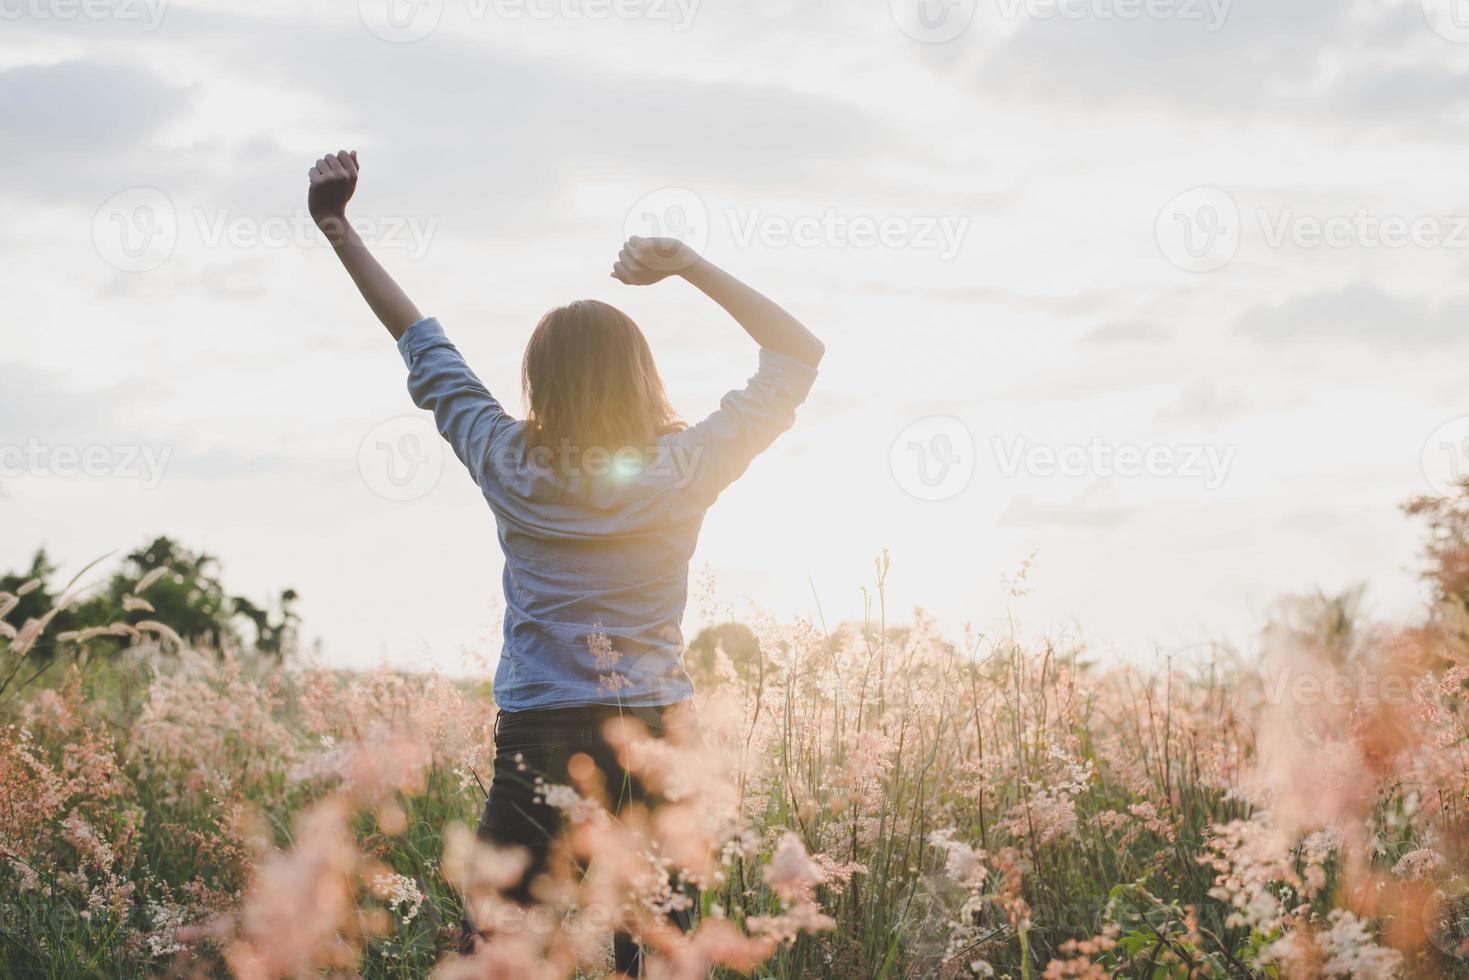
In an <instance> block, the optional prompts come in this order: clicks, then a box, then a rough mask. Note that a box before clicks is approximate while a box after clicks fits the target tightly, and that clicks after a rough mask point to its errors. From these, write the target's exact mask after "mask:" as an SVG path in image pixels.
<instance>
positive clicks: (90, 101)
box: [0, 61, 188, 197]
mask: <svg viewBox="0 0 1469 980" xmlns="http://www.w3.org/2000/svg"><path fill="white" fill-rule="evenodd" d="M187 104H188V96H187V94H186V93H185V92H183V91H181V90H180V89H178V88H175V87H173V86H171V85H169V84H167V83H166V82H164V81H163V80H162V79H160V78H159V77H157V76H156V75H154V74H153V73H151V72H150V71H148V70H147V69H145V68H139V67H134V66H131V65H119V64H109V63H99V62H94V61H85V62H83V61H70V62H63V63H61V64H55V65H27V66H23V67H20V68H12V69H10V70H8V71H3V72H0V142H3V143H4V144H5V145H6V146H7V147H8V148H9V149H8V150H7V152H6V153H4V154H0V174H4V175H5V176H6V178H7V180H8V181H10V182H11V183H12V184H14V183H16V182H19V183H20V184H22V185H23V186H24V187H25V189H26V190H28V191H29V192H31V193H40V194H45V195H46V196H51V197H71V196H74V195H75V194H76V193H77V190H78V187H77V181H78V180H79V179H81V180H84V181H85V182H86V184H87V185H88V186H89V187H90V186H93V185H97V186H101V185H103V184H111V185H115V184H116V183H117V180H118V178H117V176H116V175H117V172H118V168H119V165H120V163H121V161H122V160H124V159H126V158H129V157H133V156H135V155H136V154H137V153H138V152H139V151H140V150H142V149H143V148H145V147H147V146H148V145H149V142H150V141H151V139H152V138H153V136H154V135H155V134H157V133H158V132H159V130H160V129H161V128H162V127H163V126H164V124H166V123H167V122H169V121H170V120H172V119H174V118H176V117H177V116H178V115H179V114H180V113H181V112H182V111H183V110H184V108H185V107H186V106H187Z"/></svg>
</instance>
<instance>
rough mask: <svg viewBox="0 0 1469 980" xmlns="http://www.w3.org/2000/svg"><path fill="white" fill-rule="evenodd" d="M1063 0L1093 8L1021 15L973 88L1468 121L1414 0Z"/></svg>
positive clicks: (1060, 99)
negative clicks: (1384, 0)
mask: <svg viewBox="0 0 1469 980" xmlns="http://www.w3.org/2000/svg"><path fill="white" fill-rule="evenodd" d="M995 2H996V4H999V5H1001V6H999V7H997V9H1005V8H1006V7H1008V6H1009V5H1011V4H1015V3H1018V4H1019V9H1021V10H1022V11H1023V10H1026V9H1028V7H1035V8H1044V7H1047V6H1049V5H1048V4H1047V3H1045V2H1043V0H995ZM1060 6H1061V7H1062V8H1064V9H1070V10H1075V11H1079V12H1083V15H1082V16H1072V17H1066V16H1061V15H1059V14H1058V15H1056V16H1051V17H1033V16H1025V15H1022V16H1021V17H1020V23H1019V25H1018V26H1017V27H1015V28H1014V29H1013V30H1012V31H1011V32H1010V33H1009V34H1008V36H1006V37H1005V38H1004V40H1002V41H999V42H997V43H996V44H995V45H994V47H993V48H992V50H990V51H989V52H987V54H986V57H985V58H984V59H983V60H982V61H980V62H979V65H978V68H977V69H976V70H974V72H973V78H972V81H973V83H974V85H975V87H976V88H977V89H978V90H980V91H984V92H990V93H994V94H996V95H998V96H1001V97H1003V98H1006V99H1015V98H1020V99H1027V100H1035V101H1044V102H1048V103H1052V104H1066V105H1070V106H1073V107H1075V108H1078V109H1087V110H1090V109H1093V108H1096V107H1098V106H1103V107H1105V106H1116V105H1118V104H1119V103H1122V104H1126V105H1128V107H1129V108H1130V109H1131V108H1136V107H1137V106H1139V105H1146V106H1150V107H1154V108H1162V109H1166V110H1170V111H1173V112H1177V113H1182V114H1188V115H1189V116H1190V117H1196V116H1197V114H1198V113H1200V112H1208V113H1210V114H1211V115H1214V116H1224V117H1228V116H1234V117H1238V118H1242V119H1249V120H1250V121H1253V122H1260V121H1262V120H1264V119H1266V118H1268V117H1271V116H1274V117H1277V118H1292V119H1302V120H1306V121H1308V122H1310V123H1312V124H1320V123H1322V122H1332V123H1338V124H1340V123H1344V122H1345V123H1354V122H1360V123H1370V124H1372V125H1374V126H1378V127H1382V126H1394V127H1399V128H1412V129H1419V130H1423V131H1425V132H1427V131H1431V129H1432V128H1433V127H1440V128H1442V127H1453V128H1456V129H1457V128H1461V127H1462V126H1463V124H1464V123H1465V122H1466V119H1465V117H1464V115H1463V113H1462V112H1461V110H1460V109H1459V108H1458V107H1456V106H1455V104H1454V103H1453V100H1451V99H1445V98H1444V97H1443V93H1444V92H1447V91H1453V90H1455V89H1458V88H1462V87H1463V84H1464V80H1465V77H1466V76H1465V73H1464V72H1462V71H1459V70H1456V69H1455V68H1454V67H1453V65H1454V64H1455V62H1454V61H1453V60H1452V59H1453V56H1454V52H1453V51H1452V50H1451V48H1452V46H1450V45H1445V44H1443V43H1442V40H1441V39H1440V38H1439V37H1438V36H1437V35H1435V34H1434V33H1433V32H1432V31H1431V30H1430V29H1429V27H1428V25H1427V23H1426V22H1425V20H1424V18H1423V15H1422V11H1421V8H1420V5H1419V4H1418V3H1417V2H1416V0H1414V2H1410V3H1400V4H1394V5H1385V4H1381V3H1378V2H1373V0H1355V2H1353V0H1343V2H1339V3H1330V4H1323V3H1320V2H1319V0H1174V2H1172V3H1165V4H1162V5H1161V6H1162V7H1163V9H1165V10H1171V11H1177V12H1179V13H1178V15H1177V16H1160V17H1148V16H1139V17H1132V18H1125V17H1122V16H1118V15H1116V14H1115V13H1114V14H1113V15H1111V16H1097V15H1096V14H1095V13H1094V12H1093V11H1098V10H1099V11H1117V10H1118V9H1119V8H1121V7H1125V6H1127V5H1123V4H1120V3H1119V2H1118V0H1068V2H1063V3H1061V4H1060ZM1132 7H1133V8H1134V9H1136V8H1142V9H1146V7H1145V6H1144V5H1132ZM1185 14H1189V15H1193V14H1197V16H1196V17H1195V16H1186V15H1185ZM1221 15H1222V18H1221ZM1215 25H1217V29H1210V28H1211V27H1214V26H1215Z"/></svg>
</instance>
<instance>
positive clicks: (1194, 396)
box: [1158, 378, 1248, 425]
mask: <svg viewBox="0 0 1469 980" xmlns="http://www.w3.org/2000/svg"><path fill="white" fill-rule="evenodd" d="M1247 407H1248V403H1247V402H1246V400H1245V396H1244V395H1243V394H1242V393H1241V392H1239V391H1237V390H1233V389H1226V388H1224V387H1222V386H1221V385H1220V384H1219V383H1218V382H1217V381H1215V380H1214V379H1213V378H1204V379H1202V380H1200V381H1196V382H1194V383H1193V384H1190V385H1188V386H1186V387H1184V388H1182V389H1180V390H1179V392H1178V398H1177V400H1176V401H1174V402H1173V403H1172V404H1171V405H1165V406H1164V407H1163V409H1162V410H1161V411H1159V412H1158V418H1160V419H1164V420H1172V421H1180V422H1202V423H1205V424H1207V425H1213V424H1217V423H1219V422H1223V421H1225V420H1226V419H1230V418H1234V417H1235V416H1237V415H1240V414H1241V413H1243V412H1244V411H1245V410H1246V409H1247Z"/></svg>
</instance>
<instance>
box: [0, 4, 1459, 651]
mask: <svg viewBox="0 0 1469 980" xmlns="http://www.w3.org/2000/svg"><path fill="white" fill-rule="evenodd" d="M388 3H391V4H393V6H392V7H391V8H390V7H388V6H387V4H388ZM1456 4H1457V7H1456ZM0 19H3V20H4V23H3V24H0V145H3V146H4V152H3V153H0V208H3V213H4V214H5V216H6V218H5V220H4V221H3V222H0V268H3V270H4V271H3V273H0V277H3V281H4V283H5V290H4V292H5V296H6V297H7V300H8V301H9V302H10V303H11V310H10V313H9V315H8V316H7V323H8V327H7V330H6V335H5V343H4V347H3V350H0V362H3V375H0V377H3V383H0V515H3V517H0V521H3V524H0V526H3V528H4V534H3V535H0V567H4V568H10V567H14V566H17V565H20V564H22V563H23V562H25V561H26V560H27V559H28V558H29V556H30V554H31V552H32V551H33V550H34V549H35V548H37V547H38V546H41V545H45V546H46V547H47V548H48V549H49V550H50V552H51V553H52V556H53V557H54V558H55V559H56V560H58V561H59V562H60V563H61V564H62V565H63V567H64V569H66V570H75V569H76V568H78V567H80V566H81V565H82V564H84V563H85V562H87V561H89V560H91V559H92V558H95V557H97V556H98V555H100V554H102V553H105V552H108V551H111V550H114V549H129V548H131V547H134V546H136V545H138V544H140V543H142V542H143V541H145V540H148V539H149V538H150V537H151V536H153V535H156V534H160V533H163V534H169V535H173V536H175V537H177V538H179V539H181V540H182V541H183V542H185V543H186V544H188V545H190V546H193V547H196V548H202V549H204V550H207V551H209V552H211V553H213V554H215V555H217V556H218V557H219V558H220V559H221V560H222V561H223V563H224V572H225V578H226V581H227V583H228V584H230V585H231V586H232V587H233V588H234V589H236V590H239V591H243V592H247V593H249V594H250V595H252V596H253V597H255V598H257V599H259V598H263V597H264V596H265V595H266V594H267V593H268V592H270V591H272V590H275V589H278V588H280V587H283V586H293V587H295V588H297V589H298V590H300V591H301V593H302V594H303V597H304V599H303V602H302V604H301V607H300V608H301V611H302V613H303V614H304V617H305V630H304V632H305V634H306V636H307V637H308V638H320V640H321V641H322V643H323V646H324V650H325V657H326V659H327V660H328V661H329V662H331V663H337V664H352V665H365V664H372V663H376V662H378V661H382V660H387V661H389V662H392V663H395V664H407V665H418V666H427V665H430V664H439V665H442V666H446V667H454V666H455V665H457V664H458V663H459V658H460V655H461V651H462V650H465V649H468V650H473V651H476V652H479V653H481V654H486V655H489V656H493V655H494V653H495V651H496V649H497V644H498V617H499V613H500V604H499V599H498V595H499V573H500V558H499V555H498V553H497V548H496V542H495V534H494V526H493V522H492V520H491V518H490V515H489V513H488V512H487V510H486V508H485V505H484V502H483V500H482V498H481V497H480V496H479V495H478V493H477V491H476V490H475V488H474V486H473V484H472V483H471V482H470V480H469V479H468V477H467V476H466V475H465V474H463V473H462V472H461V471H460V470H459V469H458V468H457V463H455V462H454V460H453V459H452V457H448V458H447V459H446V458H445V456H444V454H442V453H441V452H439V450H438V449H437V448H436V446H435V445H434V444H433V443H432V442H431V441H430V440H429V439H427V438H426V437H425V433H426V431H427V430H426V428H425V424H424V422H423V421H422V419H421V418H416V417H415V412H414V410H413V408H412V405H411V403H410V402H409V401H408V398H407V395H406V392H405V390H404V384H403V382H404V369H403V365H402V363H401V361H400V360H399V358H398V355H397V353H396V351H395V350H394V349H393V346H392V344H391V342H390V341H389V339H388V338H387V336H386V334H385V333H384V332H383V330H382V329H381V327H380V326H379V325H378V324H377V323H376V322H375V321H374V319H373V318H372V316H371V315H370V314H369V313H368V311H367V310H366V308H365V307H364V306H363V305H362V303H361V301H360V300H359V299H358V297H357V295H356V293H355V292H354V291H353V289H352V287H351V284H350V282H349V281H348V280H347V278H346V277H345V275H343V274H342V273H341V271H340V270H339V268H338V267H337V265H336V263H335V261H334V259H333V258H332V256H331V253H330V251H329V250H328V249H327V248H326V247H325V246H324V244H322V243H321V242H320V241H319V240H318V239H317V237H316V236H315V233H314V232H313V230H312V229H311V228H310V227H309V223H308V222H307V220H306V218H305V215H304V211H303V205H304V203H305V187H306V170H307V169H308V168H309V167H310V166H311V164H312V162H313V161H314V160H315V158H316V157H317V156H319V155H320V154H321V153H323V152H325V151H333V150H337V149H343V148H351V149H356V150H358V151H359V154H360V159H361V162H362V168H363V177H362V183H361V185H360V187H359V190H358V197H357V200H356V202H355V203H354V210H353V212H352V214H353V215H354V217H355V218H356V219H358V220H359V221H361V222H371V225H365V226H364V234H365V236H366V237H367V238H368V239H369V241H370V242H376V243H377V244H378V245H379V246H380V248H381V252H380V255H381V257H382V259H383V260H384V262H385V263H386V264H387V265H388V266H389V268H390V269H391V270H392V271H393V272H394V273H395V274H396V275H398V276H399V277H400V280H401V281H402V282H403V284H404V285H405V287H406V288H407V289H408V291H409V292H410V294H411V295H412V296H413V297H414V299H415V300H416V301H417V303H418V305H419V306H420V307H421V308H423V309H424V310H426V311H429V312H431V313H432V314H434V315H437V316H438V317H439V318H440V319H441V321H442V322H443V323H444V325H445V327H446V329H447V330H448V331H449V333H450V335H451V337H453V338H454V339H455V340H456V341H457V342H458V343H459V345H460V347H461V349H462V350H463V351H464V352H465V354H466V356H467V357H468V358H469V359H470V361H471V363H472V364H473V365H474V366H475V367H476V368H477V369H478V371H479V372H480V374H481V376H482V377H483V378H484V380H485V381H486V383H487V384H488V385H489V386H490V388H491V389H492V390H493V391H495V392H496V393H498V394H499V395H500V396H501V397H502V399H503V400H504V401H505V402H506V403H507V405H518V404H519V391H518V364H519V358H520V354H521V351H522V349H523V346H524V343H525V340H526V338H527V336H528V335H529V332H530V329H531V328H532V326H533V325H534V323H535V322H536V320H537V318H538V317H539V316H540V314H541V313H542V312H543V311H544V310H546V309H547V308H549V307H552V306H555V305H558V304H561V303H563V302H566V301H569V300H571V299H574V298H578V297H584V296H590V297H596V298H600V299H604V300H607V301H610V302H613V303H615V304H617V305H619V306H621V307H623V308H624V309H626V310H627V311H628V312H629V313H631V314H632V315H633V317H634V318H635V319H637V320H638V322H639V323H640V324H641V325H642V326H643V328H644V329H645V331H646V332H647V333H648V335H649V338H650V340H651V342H652V344H653V347H654V351H655V354H656V355H657V357H658V360H659V364H660V367H661V370H662V373H663V375H664V378H665V380H666V382H667V384H668V387H669V389H670V393H671V395H672V397H673V400H674V403H675V407H676V408H678V409H679V411H680V412H681V413H683V415H684V416H685V417H686V418H688V419H690V420H696V419H698V418H699V417H702V416H703V415H704V414H706V413H708V412H709V411H711V410H712V409H713V408H714V407H715V406H716V404H717V403H718V399H719V397H720V396H721V395H722V394H723V393H724V392H725V391H726V390H728V389H730V388H732V387H736V386H739V385H740V384H742V383H743V381H744V379H745V378H746V377H747V376H748V375H749V374H750V373H752V371H753V369H754V365H755V351H754V349H753V346H752V345H751V343H750V342H749V341H748V339H747V338H746V337H745V336H744V335H743V334H742V333H741V331H740V330H739V328H738V327H737V326H735V325H734V324H733V323H732V322H729V321H728V320H727V319H726V318H725V317H724V316H723V314H721V313H720V312H719V311H718V310H717V309H714V308H712V307H711V306H710V305H709V304H708V303H707V302H704V301H701V299H700V297H698V296H697V295H696V294H695V293H694V291H693V290H692V289H690V288H689V287H687V286H686V285H684V284H682V283H677V282H669V283H665V284H663V285H661V286H659V287H656V288H653V289H644V290H632V289H629V288H627V287H622V286H619V285H618V284H617V283H615V282H613V281H612V280H611V279H610V278H608V277H607V272H608V269H609V268H610V266H611V263H612V260H613V258H614V256H615V253H616V250H617V248H618V247H619V245H620V244H621V241H622V238H623V237H624V235H625V234H627V233H628V232H638V233H646V232H647V231H649V230H662V231H664V232H665V233H679V234H682V235H684V236H686V237H688V238H689V239H690V240H691V241H693V242H694V243H695V244H696V245H698V246H700V247H701V248H703V249H704V250H705V252H706V254H707V255H708V256H709V257H710V258H711V259H712V260H713V261H715V262H717V263H720V264H722V265H724V266H726V267H727V268H729V269H730V270H731V271H733V272H734V273H736V274H737V275H740V276H742V277H744V278H746V279H748V280H749V281H751V282H752V283H753V284H755V285H757V286H758V287H760V288H762V289H763V290H765V291H767V292H769V293H770V294H771V295H773V296H774V297H776V298H778V299H779V300H781V301H783V302H784V303H786V304H787V305H789V306H790V308H791V309H792V310H793V311H794V312H795V313H796V314H797V315H798V316H800V317H801V318H802V319H803V320H804V321H805V322H806V323H807V324H808V325H809V326H811V327H812V329H814V330H815V331H816V332H817V333H818V334H819V335H821V336H822V337H823V339H824V340H825V341H826V342H827V346H828V355H827V358H826V361H825V362H824V364H823V366H822V376H821V379H820V380H819V382H818V384H817V387H816V389H815V391H814V393H813V395H812V397H811V400H810V402H809V403H808V404H807V406H806V407H805V408H804V409H803V410H802V414H801V417H800V421H799V423H798V426H797V427H796V429H794V430H793V431H792V432H790V433H789V434H788V435H787V436H785V437H783V438H782V439H781V440H780V441H779V442H778V443H777V445H776V446H775V447H774V448H773V449H772V450H771V451H770V452H769V453H768V454H767V455H766V456H765V457H763V458H762V459H761V460H760V461H758V462H757V463H756V464H755V466H754V467H753V468H752V469H751V471H750V472H749V474H748V475H747V476H746V477H745V479H744V480H743V481H742V482H740V483H739V484H737V485H736V486H735V487H734V488H732V489H731V490H730V491H728V492H727V493H726V494H725V495H724V497H723V498H721V500H720V501H719V502H718V504H717V505H716V506H715V508H714V510H713V511H711V513H710V516H709V519H708V522H707V524H706V527H705V532H704V536H703V540H702V544H701V548H700V553H699V555H698V557H697V559H696V566H697V565H702V564H705V563H707V564H708V565H709V566H710V567H711V568H712V570H713V572H714V575H715V577H716V579H717V581H718V584H719V595H720V596H721V598H722V600H723V601H724V602H725V603H726V604H727V605H731V606H733V607H734V608H735V610H736V611H737V612H738V613H739V614H741V615H743V614H744V612H745V611H746V610H747V609H748V608H749V606H750V604H754V605H758V606H759V607H761V608H763V609H766V610H768V611H770V612H773V613H776V614H779V615H792V614H794V615H812V614H813V613H814V612H815V606H816V599H817V598H818V597H819V601H820V604H821V607H822V609H823V611H824V613H825V615H826V617H827V618H828V620H837V619H841V618H845V617H849V616H853V615H858V614H860V612H861V609H862V595H861V591H860V589H861V587H862V586H863V585H866V584H868V583H869V582H870V579H871V570H872V565H871V562H872V558H873V557H874V556H875V555H876V554H877V553H878V552H879V551H880V550H881V549H882V548H883V547H887V548H889V549H891V553H892V561H893V564H892V572H891V575H890V578H889V592H890V595H889V612H890V616H891V617H894V618H903V617H904V616H906V615H907V614H908V612H909V611H910V610H912V609H913V608H914V607H915V606H922V607H924V608H925V609H927V610H929V611H930V612H932V613H934V614H935V615H937V616H938V617H939V618H940V619H941V621H942V622H943V623H945V624H946V625H947V626H948V627H949V628H951V629H953V630H957V629H958V628H959V626H960V625H962V624H963V623H965V622H972V623H974V624H975V625H976V626H977V627H979V628H981V629H988V628H990V627H992V626H993V625H994V624H995V623H997V622H999V621H1000V620H1001V618H1002V617H1003V616H1004V614H1005V612H1006V610H1007V608H1013V609H1014V610H1015V612H1016V613H1017V615H1018V616H1019V617H1020V618H1021V619H1022V620H1023V622H1024V623H1025V625H1026V629H1027V631H1028V632H1045V631H1059V630H1069V631H1071V632H1073V633H1076V632H1080V633H1083V634H1084V635H1086V636H1088V637H1090V638H1091V640H1092V641H1093V642H1094V644H1095V645H1096V647H1097V649H1098V650H1099V651H1100V652H1103V653H1105V654H1106V655H1109V656H1129V657H1148V656H1150V655H1152V654H1153V652H1154V651H1156V650H1163V651H1176V650H1182V649H1187V648H1190V647H1194V646H1197V645H1198V644H1201V643H1204V642H1207V641H1209V640H1211V639H1218V638H1228V639H1245V638H1248V637H1249V636H1250V635H1251V633H1252V631H1253V630H1254V629H1255V628H1257V627H1258V625H1259V624H1260V622H1261V619H1262V617H1263V615H1264V614H1265V612H1266V610H1267V609H1268V606H1269V603H1270V602H1271V600H1272V599H1273V598H1275V597H1277V596H1279V595H1280V594H1282V593H1288V592H1299V591H1306V590H1313V589H1316V588H1321V589H1325V590H1337V589H1341V588H1344V587H1346V586H1348V585H1350V584H1352V583H1355V582H1358V581H1365V582H1367V583H1368V584H1369V593H1368V596H1369V605H1370V608H1371V609H1372V610H1373V611H1374V612H1375V613H1377V614H1380V615H1382V616H1387V617H1402V616H1406V615H1409V614H1410V613H1411V610H1412V609H1413V607H1414V603H1415V601H1417V600H1418V598H1419V597H1420V596H1421V594H1422V590H1421V587H1420V585H1419V584H1418V582H1417V581H1416V578H1415V562H1416V557H1415V548H1416V531H1415V529H1414V528H1412V527H1411V526H1410V525H1408V524H1407V523H1406V522H1405V521H1404V519H1403V518H1402V517H1401V516H1400V515H1399V514H1398V513H1397V510H1396V507H1397V505H1398V504H1399V503H1400V502H1402V501H1404V500H1405V499H1407V498H1409V497H1412V496H1414V495H1417V494H1421V493H1425V492H1430V491H1432V490H1433V489H1434V487H1435V481H1437V485H1439V486H1442V485H1443V483H1444V480H1445V478H1446V476H1447V475H1448V474H1449V473H1451V472H1453V467H1458V468H1459V471H1461V472H1465V473H1469V467H1466V465H1465V459H1466V457H1469V421H1466V420H1465V416H1469V404H1466V399H1465V397H1464V396H1465V386H1464V377H1465V368H1464V364H1465V361H1464V355H1465V352H1466V346H1469V344H1466V339H1469V323H1466V313H1469V285H1466V283H1465V281H1464V280H1465V273H1466V256H1469V192H1466V180H1465V175H1466V172H1469V152H1466V146H1469V144H1466V137H1469V108H1466V103H1465V102H1464V100H1463V99H1462V97H1461V96H1462V93H1463V91H1464V82H1465V76H1466V74H1469V2H1462V3H1460V2H1459V0H1441V2H1440V0H1427V2H1426V3H1424V2H1422V0H1404V2H1398V3H1392V2H1386V0H1373V2H1347V0H1343V2H1334V3H1322V2H1320V0H1234V2H1233V3H1229V2H1226V0H1060V2H1059V4H1058V3H1054V2H1053V3H1047V2H1045V0H918V2H909V0H892V2H891V3H890V2H889V0H858V2H852V0H831V2H825V3H821V2H816V3H807V2H803V3H795V2H787V3H776V2H771V0H702V2H697V3H696V2H694V0H615V2H614V0H422V2H420V3H418V4H417V5H413V4H409V3H408V2H406V0H363V2H362V3H361V4H357V3H353V2H350V0H343V2H338V3H307V2H288V0H261V2H254V3H250V4H243V3H239V2H223V0H219V2H214V0H172V2H166V3H165V2H163V0H0ZM1456 420H1457V421H1456ZM1033 553H1035V554H1036V558H1035V561H1034V563H1033V565H1032V566H1031V573H1030V578H1029V587H1030V588H1031V589H1032V590H1033V591H1032V593H1031V594H1030V595H1029V596H1026V597H1023V598H1018V599H1017V598H1012V597H1010V596H1009V595H1008V594H1007V590H1006V589H1005V588H1004V586H1003V585H1002V582H1003V580H1004V579H1005V577H1006V576H1011V575H1013V574H1014V573H1015V572H1016V571H1017V569H1019V568H1020V567H1021V565H1022V564H1023V563H1024V562H1025V560H1026V559H1027V557H1028V556H1030V555H1032V554H1033ZM692 618H693V619H694V620H697V619H698V616H697V614H695V615H694V616H693V617H692Z"/></svg>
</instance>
